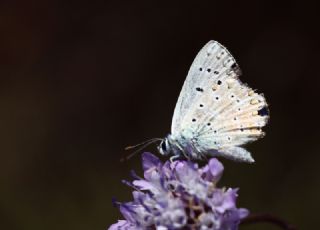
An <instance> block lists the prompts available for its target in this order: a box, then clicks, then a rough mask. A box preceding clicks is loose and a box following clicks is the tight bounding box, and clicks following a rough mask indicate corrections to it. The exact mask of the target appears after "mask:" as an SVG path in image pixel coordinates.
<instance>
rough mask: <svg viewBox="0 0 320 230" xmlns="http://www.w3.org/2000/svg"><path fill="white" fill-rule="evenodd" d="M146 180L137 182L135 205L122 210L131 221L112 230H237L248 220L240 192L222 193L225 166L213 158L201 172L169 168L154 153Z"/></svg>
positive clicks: (147, 159)
mask: <svg viewBox="0 0 320 230" xmlns="http://www.w3.org/2000/svg"><path fill="white" fill-rule="evenodd" d="M142 162H143V170H144V178H138V177H137V176H135V177H136V180H134V181H133V182H132V183H130V182H126V183H128V184H130V186H133V187H134V188H135V191H133V201H132V202H127V203H121V204H119V208H120V211H121V213H122V215H123V216H124V218H125V220H120V221H118V223H116V224H113V225H111V227H110V228H109V229H110V230H115V229H124V230H127V229H128V230H133V229H141V230H144V229H159V230H166V229H168V230H169V229H200V230H206V229H208V230H209V229H212V230H225V229H228V230H236V229H237V228H238V225H239V223H240V220H241V219H243V218H244V217H246V216H247V215H248V211H247V210H246V209H242V208H237V207H236V198H237V189H231V188H229V189H225V188H217V186H216V185H217V182H218V181H219V179H220V177H221V175H222V172H223V165H222V164H221V163H220V162H219V161H218V160H217V159H215V158H212V159H211V160H210V161H209V162H208V164H207V165H205V166H204V167H202V168H199V167H198V165H197V164H196V163H192V162H188V161H174V162H170V161H167V162H165V163H164V164H163V163H162V162H161V161H160V160H159V158H157V157H156V156H154V155H152V154H151V153H144V154H143V156H142Z"/></svg>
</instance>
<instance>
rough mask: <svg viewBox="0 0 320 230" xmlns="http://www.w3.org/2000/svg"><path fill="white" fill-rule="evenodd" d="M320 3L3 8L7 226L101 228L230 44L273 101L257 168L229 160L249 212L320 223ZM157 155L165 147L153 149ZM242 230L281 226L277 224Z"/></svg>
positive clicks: (230, 177) (230, 180) (255, 146)
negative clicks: (185, 92) (131, 154)
mask: <svg viewBox="0 0 320 230" xmlns="http://www.w3.org/2000/svg"><path fill="white" fill-rule="evenodd" d="M318 11H319V7H317V5H316V4H312V3H311V2H310V1H309V2H308V1H270V0H266V1H192V2H187V1H181V2H173V1H168V2H165V1H147V0H145V1H128V2H125V1H82V0H78V1H63V0H59V1H44V0H42V1H40V0H36V1H22V0H21V1H2V2H1V3H0V28H1V36H0V60H1V62H0V63H1V66H0V106H1V107H0V108H1V112H0V126H1V127H0V138H1V139H0V140H1V144H0V153H1V160H0V186H1V187H0V215H1V217H2V218H1V219H2V220H1V221H0V225H2V226H1V229H12V230H16V229H19V230H22V229H23V230H29V229H30V230H38V229H39V230H40V229H47V230H54V229H60V230H63V229H66V230H67V229H68V230H70V229H77V230H86V229H105V228H106V227H108V226H109V225H110V224H111V223H113V222H115V221H116V220H117V219H118V218H120V214H119V212H118V210H117V209H116V208H113V207H112V204H111V198H112V197H116V198H117V199H118V200H120V201H129V200H131V194H130V191H131V189H130V188H128V187H126V186H125V185H123V184H121V182H120V180H121V179H124V178H130V176H129V172H130V169H135V170H137V171H138V172H141V169H140V168H141V167H140V157H139V156H136V157H135V158H133V159H132V160H130V161H129V162H125V163H120V162H119V159H120V157H121V156H122V155H123V154H125V152H124V150H123V149H124V147H125V146H127V145H129V144H136V143H139V142H141V141H143V140H145V139H148V138H152V137H163V136H165V135H166V134H167V133H168V132H169V130H170V125H171V117H172V114H173V109H174V106H175V103H176V100H177V97H178V94H179V92H180V89H181V87H182V83H183V81H184V79H185V77H186V73H187V71H188V69H189V66H190V64H191V62H192V60H193V58H194V57H195V55H196V53H197V52H198V51H199V49H200V48H201V47H202V46H203V45H204V44H205V43H206V42H207V41H209V40H211V39H215V40H218V41H220V42H221V43H222V44H224V45H225V46H226V47H228V49H229V50H230V51H231V52H232V54H233V55H234V56H235V57H236V59H237V60H238V63H239V65H240V67H241V68H242V70H243V73H244V74H243V76H242V77H241V79H242V81H244V82H247V83H248V84H249V85H250V86H251V87H253V88H256V89H259V91H260V92H263V93H264V94H265V95H266V98H267V101H268V102H269V104H270V111H271V121H270V123H269V125H268V126H267V128H266V129H265V130H266V132H267V136H266V137H265V138H264V139H262V140H260V141H257V142H254V143H252V144H250V145H248V146H247V148H248V149H249V150H250V151H251V152H253V154H254V158H255V159H256V163H255V164H253V165H247V164H239V163H235V162H230V161H227V160H223V162H224V164H225V168H226V170H225V174H224V177H223V179H222V181H221V183H220V186H228V187H240V188H241V189H240V195H239V206H241V207H247V208H249V209H250V210H251V211H252V212H269V213H273V214H275V215H278V216H281V217H283V218H284V219H286V220H288V221H289V222H291V223H294V224H295V225H297V226H298V227H299V229H316V228H317V226H319V217H318V215H319V206H318V205H319V204H320V202H319V201H320V196H319V193H320V187H319V186H320V180H319V160H320V152H319V140H318V138H319V134H318V132H319V128H320V126H319V93H320V87H319V83H320V82H319V71H318V70H319V37H318V34H317V33H318V31H319V23H318V14H319V12H318ZM148 150H149V151H153V152H155V153H156V149H155V148H152V147H150V148H148ZM241 229H276V228H271V227H270V226H268V225H265V226H263V225H259V226H258V225H257V226H255V227H251V228H250V227H243V228H241Z"/></svg>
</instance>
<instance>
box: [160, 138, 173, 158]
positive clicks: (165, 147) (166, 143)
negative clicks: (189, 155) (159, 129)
mask: <svg viewBox="0 0 320 230" xmlns="http://www.w3.org/2000/svg"><path fill="white" fill-rule="evenodd" d="M158 150H159V152H160V154H162V155H164V156H167V155H169V154H170V152H171V145H170V140H169V137H166V138H164V139H163V140H162V141H161V143H160V145H159V146H158Z"/></svg>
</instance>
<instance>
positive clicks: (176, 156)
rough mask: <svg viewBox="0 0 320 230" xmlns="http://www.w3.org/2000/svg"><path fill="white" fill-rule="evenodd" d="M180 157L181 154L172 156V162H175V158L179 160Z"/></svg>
mask: <svg viewBox="0 0 320 230" xmlns="http://www.w3.org/2000/svg"><path fill="white" fill-rule="evenodd" d="M179 158H180V156H179V155H173V156H171V157H170V162H171V163H172V162H174V161H175V160H177V159H179Z"/></svg>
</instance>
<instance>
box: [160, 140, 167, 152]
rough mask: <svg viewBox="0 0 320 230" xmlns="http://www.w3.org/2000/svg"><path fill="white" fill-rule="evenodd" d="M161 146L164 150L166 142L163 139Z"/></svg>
mask: <svg viewBox="0 0 320 230" xmlns="http://www.w3.org/2000/svg"><path fill="white" fill-rule="evenodd" d="M161 148H162V150H163V151H164V152H166V151H167V145H166V142H165V141H163V142H162V143H161Z"/></svg>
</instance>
